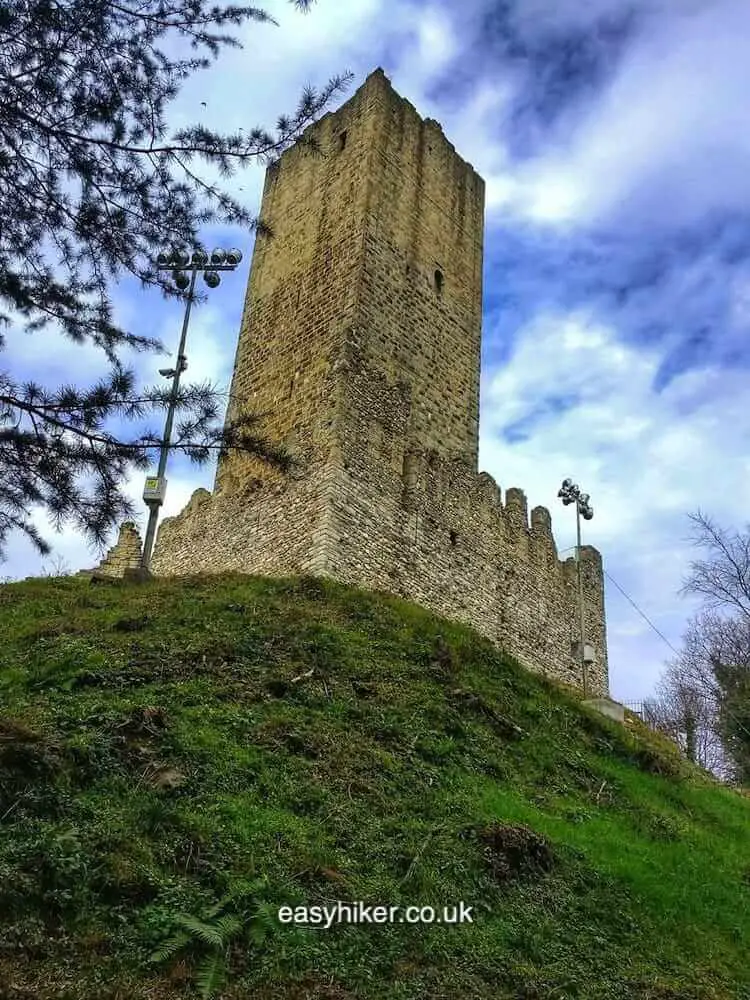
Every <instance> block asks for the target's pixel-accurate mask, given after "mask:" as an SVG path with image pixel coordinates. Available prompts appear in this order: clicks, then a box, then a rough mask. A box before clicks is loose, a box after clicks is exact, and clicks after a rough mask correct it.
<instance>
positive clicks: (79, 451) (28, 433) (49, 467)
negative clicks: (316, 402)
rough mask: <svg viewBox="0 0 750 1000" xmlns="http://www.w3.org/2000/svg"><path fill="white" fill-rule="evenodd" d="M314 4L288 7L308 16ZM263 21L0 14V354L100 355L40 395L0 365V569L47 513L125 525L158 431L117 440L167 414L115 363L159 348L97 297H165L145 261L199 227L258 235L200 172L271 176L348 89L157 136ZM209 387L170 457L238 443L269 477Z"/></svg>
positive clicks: (101, 3)
mask: <svg viewBox="0 0 750 1000" xmlns="http://www.w3.org/2000/svg"><path fill="white" fill-rule="evenodd" d="M313 2H314V0H296V2H295V3H294V5H295V6H296V7H297V8H298V9H299V10H300V11H303V12H304V11H307V9H308V8H309V7H310V6H311V5H312V3H313ZM272 20H273V19H272V18H271V17H270V16H269V15H268V14H267V13H266V12H265V11H263V10H261V9H258V8H255V7H244V6H236V5H233V4H224V3H215V4H210V3H207V2H205V0H187V2H182V0H181V2H179V3H177V2H169V0H123V2H120V3H118V2H112V0H15V2H13V3H0V351H2V349H3V347H4V346H5V344H6V343H7V338H8V337H9V336H11V337H20V336H22V335H23V331H24V329H25V330H26V331H27V332H31V333H32V334H35V335H38V334H39V331H42V330H44V329H45V328H49V327H50V326H57V328H58V329H60V330H62V331H63V333H64V334H65V335H66V336H67V337H68V338H70V339H71V340H72V341H73V342H75V343H76V344H94V345H96V346H97V347H98V348H100V349H101V350H102V351H103V352H105V354H106V357H107V359H108V361H109V365H110V371H109V374H108V375H107V377H106V378H103V379H100V380H99V381H98V382H97V383H96V384H95V385H84V386H82V385H79V384H76V381H75V379H72V380H71V383H70V384H69V385H65V386H59V387H52V388H50V387H48V386H42V385H38V384H34V383H31V382H25V383H23V382H21V381H19V379H18V378H17V377H14V375H13V373H12V372H9V371H3V370H2V365H1V362H2V355H1V354H0V557H1V556H2V552H3V548H4V543H5V542H6V541H7V537H8V535H9V533H10V532H11V531H14V530H20V531H23V532H25V533H26V535H27V536H28V537H29V538H30V539H31V540H32V541H33V542H34V544H35V545H36V547H37V548H38V549H39V550H40V551H41V552H48V551H49V544H48V543H47V542H46V541H45V540H44V538H43V537H41V535H40V534H39V532H38V530H37V528H36V527H35V525H34V524H33V522H32V520H31V515H32V512H33V509H34V508H35V507H38V506H42V507H43V508H45V509H46V510H47V511H48V512H49V513H50V514H51V515H52V516H53V518H54V520H55V521H56V522H57V523H58V525H59V524H63V523H68V524H72V525H74V526H75V527H77V528H78V529H79V530H82V531H83V532H84V533H85V534H86V535H87V537H88V538H89V539H90V540H91V541H93V542H95V543H98V544H101V543H102V542H103V541H104V540H105V538H106V536H107V533H108V531H109V530H110V528H111V527H112V526H113V525H114V524H116V523H117V521H119V520H121V519H122V518H123V517H126V516H131V515H132V513H133V512H132V509H131V505H130V502H129V501H128V499H127V497H126V496H125V495H124V493H123V489H122V486H123V482H124V478H125V476H126V475H127V473H128V471H129V470H131V469H133V468H146V467H147V466H148V465H149V462H150V455H152V452H153V448H154V447H155V446H156V445H157V444H158V434H155V433H151V432H149V433H145V434H143V433H140V434H138V435H135V434H130V435H129V434H128V433H123V432H122V431H121V430H120V431H119V432H114V431H113V430H112V426H113V423H115V424H116V425H117V427H119V428H122V427H127V425H128V422H129V421H132V420H135V419H137V418H142V417H143V416H144V415H146V414H147V413H149V412H153V411H154V410H158V409H161V408H163V407H164V406H165V405H166V403H167V401H168V397H169V390H168V389H163V388H153V389H150V388H146V389H139V388H138V386H137V384H136V378H135V376H134V374H133V372H132V371H131V370H129V369H128V368H127V366H126V363H125V361H124V360H123V354H124V353H127V352H129V351H132V350H136V351H144V350H154V349H158V347H159V345H158V344H157V342H155V341H154V340H153V339H152V338H150V337H149V336H148V335H147V334H148V331H144V330H127V329H123V328H121V327H120V326H119V325H118V324H117V322H116V320H115V317H114V314H113V308H112V302H111V288H112V285H113V283H114V282H115V281H117V280H120V279H122V278H123V277H127V276H133V277H135V278H137V279H139V281H140V282H141V284H142V286H143V287H144V288H147V287H160V288H161V289H162V292H163V294H164V295H165V296H174V297H179V296H180V295H181V294H182V293H179V292H178V291H177V290H176V289H174V288H172V287H170V285H169V283H168V277H167V278H165V277H164V276H163V275H160V274H159V272H157V271H156V269H155V266H154V261H155V259H156V255H157V253H158V252H159V251H160V250H164V249H165V248H168V247H169V246H175V247H177V246H181V247H203V243H202V242H201V233H202V232H203V230H204V229H205V227H207V226H210V225H211V224H228V225H239V226H242V227H245V228H246V229H248V230H251V229H253V228H254V227H257V226H258V225H259V220H257V219H256V218H254V216H253V215H252V214H251V212H249V211H248V209H247V208H246V207H245V206H243V205H241V204H240V203H239V202H238V201H237V200H236V199H235V198H234V197H233V196H232V195H231V194H229V193H228V192H227V191H225V190H223V189H222V187H221V185H220V184H217V183H215V182H212V181H210V180H207V179H206V178H205V177H203V176H201V168H204V169H205V168H206V167H208V168H209V171H208V172H209V173H210V174H212V175H216V174H217V173H218V175H219V176H220V177H228V176H231V175H232V174H233V173H234V171H235V170H236V169H238V168H241V167H242V166H244V165H248V164H250V163H258V162H261V163H269V162H272V161H273V160H274V159H275V158H276V157H278V156H279V155H280V153H281V152H283V151H284V149H286V148H287V147H288V146H289V145H290V144H291V143H293V142H294V141H296V140H297V139H298V138H299V137H300V135H301V133H302V131H303V130H304V129H305V127H306V126H307V125H308V124H309V123H310V122H311V121H313V120H314V119H315V118H316V117H317V116H318V115H319V113H320V112H321V111H322V110H323V109H324V108H325V107H326V106H327V105H328V103H329V102H330V100H331V98H332V97H333V96H334V95H335V94H336V93H338V92H339V91H341V90H342V89H343V88H344V86H345V85H346V83H347V82H348V75H345V76H338V77H335V78H333V79H331V80H330V81H329V82H328V83H327V84H326V85H325V86H324V87H322V89H320V90H318V89H314V88H313V87H307V88H306V89H305V90H304V92H303V93H302V95H301V98H300V100H299V104H298V106H297V109H296V110H295V111H294V113H293V114H291V115H288V116H282V117H281V118H279V119H278V121H277V122H276V127H275V130H274V131H272V132H271V131H267V130H266V129H264V128H251V127H250V123H248V128H247V129H245V130H238V131H237V133H236V134H233V135H224V134H220V133H217V132H214V131H212V130H211V129H209V128H207V127H206V126H204V125H189V126H187V127H184V128H181V129H179V130H176V131H171V130H170V128H169V124H168V119H169V115H168V112H169V106H170V104H171V102H173V101H174V99H175V98H176V97H177V96H178V94H179V92H180V88H181V85H182V84H183V83H184V81H185V80H187V79H188V78H189V77H190V76H191V75H192V74H194V73H196V72H197V71H199V70H201V69H205V68H207V67H208V66H210V65H211V64H212V63H213V62H214V61H215V60H216V59H217V58H218V57H219V56H220V54H221V53H222V51H223V50H224V49H225V48H227V47H238V46H240V45H241V40H240V37H238V35H241V33H242V29H243V28H244V26H245V25H246V24H247V23H248V22H256V23H262V22H272ZM221 402H222V400H221V396H220V394H219V393H218V392H217V391H216V390H215V389H214V388H213V387H212V386H210V385H202V386H186V387H185V388H184V389H182V390H181V391H180V393H179V397H178V410H179V412H180V413H181V416H182V418H183V419H182V421H181V423H180V424H179V426H178V428H177V433H176V435H175V438H174V448H175V449H177V450H182V451H183V452H185V453H187V454H188V455H189V456H190V457H191V459H193V460H194V461H196V462H203V461H205V460H207V459H208V458H209V457H210V456H211V455H212V454H214V453H215V452H216V451H217V450H221V449H226V448H241V449H244V450H249V451H252V452H254V453H256V454H260V455H262V456H264V457H266V458H268V459H269V460H271V461H279V462H282V464H283V453H282V452H281V450H280V449H277V448H275V447H274V446H273V444H272V443H270V442H267V441H265V440H264V439H263V438H262V437H260V436H259V435H258V434H257V433H256V430H255V421H254V418H252V417H246V418H245V419H244V421H238V422H236V423H235V424H234V425H233V426H232V427H228V428H223V427H221V426H220V424H219V420H218V418H219V415H220V407H221Z"/></svg>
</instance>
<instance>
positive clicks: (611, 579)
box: [604, 569, 680, 656]
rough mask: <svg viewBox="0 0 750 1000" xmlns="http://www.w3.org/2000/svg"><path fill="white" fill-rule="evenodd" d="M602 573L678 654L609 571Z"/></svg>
mask: <svg viewBox="0 0 750 1000" xmlns="http://www.w3.org/2000/svg"><path fill="white" fill-rule="evenodd" d="M604 575H605V576H606V577H607V579H608V580H609V581H610V583H613V584H614V585H615V587H617V589H618V590H619V591H620V593H621V594H622V596H623V597H624V598H625V600H626V601H628V603H629V604H632V605H633V607H634V608H635V610H636V611H637V612H638V614H639V615H640V616H641V618H642V619H643V620H644V621H645V622H646V624H647V625H648V626H649V627H650V628H652V629H653V630H654V632H656V634H657V635H658V636H659V638H660V639H661V640H663V641H664V642H666V644H667V645H668V646H669V648H670V649H671V650H672V652H673V653H674V654H675V656H679V655H680V653H679V650H677V649H675V648H674V646H673V645H672V643H671V642H670V641H669V639H667V637H666V636H665V635H664V633H663V632H660V631H659V629H658V628H657V627H656V625H654V623H653V622H652V621H651V619H650V618H649V617H648V615H647V614H646V613H645V611H641V609H640V608H639V607H638V605H637V604H636V603H635V601H634V600H633V598H632V597H630V596H629V595H628V594H626V593H625V591H624V590H623V589H622V587H621V586H620V584H619V583H618V582H617V580H614V579H613V578H612V577H611V576H610V575H609V573H608V572H607V571H606V569H605V570H604Z"/></svg>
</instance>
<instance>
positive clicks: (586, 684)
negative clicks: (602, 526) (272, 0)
mask: <svg viewBox="0 0 750 1000" xmlns="http://www.w3.org/2000/svg"><path fill="white" fill-rule="evenodd" d="M576 566H577V570H578V626H579V628H578V631H579V653H580V657H581V677H582V679H583V697H584V698H588V696H589V668H588V666H587V665H586V646H585V641H584V640H585V631H584V616H583V572H582V565H581V508H580V504H578V503H577V504H576Z"/></svg>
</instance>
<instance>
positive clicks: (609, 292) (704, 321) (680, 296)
mask: <svg viewBox="0 0 750 1000" xmlns="http://www.w3.org/2000/svg"><path fill="white" fill-rule="evenodd" d="M748 263H750V212H749V213H747V214H746V215H744V216H742V217H738V216H731V217H730V216H726V215H724V216H721V217H712V218H709V219H706V220H703V221H702V222H701V223H699V224H696V225H694V226H691V227H687V228H682V229H680V230H675V231H667V232H664V231H660V232H656V233H654V232H649V231H648V229H647V228H642V229H640V230H639V231H636V232H633V231H626V232H618V231H611V230H607V231H601V230H600V231H588V232H585V233H584V232H581V231H574V232H570V231H567V232H561V231H559V230H555V229H551V228H549V227H542V226H531V225H528V224H525V225H522V226H520V225H518V224H516V225H514V226H513V227H509V228H507V229H500V230H497V231H495V232H493V233H492V237H491V239H490V240H489V241H488V248H487V262H486V270H485V311H486V314H487V319H488V325H489V326H491V327H492V328H493V329H494V330H495V335H494V337H493V338H492V341H491V343H488V344H487V345H486V354H487V360H488V361H490V362H495V363H496V362H498V361H501V360H502V359H503V357H507V355H508V353H509V352H510V350H511V349H512V342H513V337H514V335H515V333H516V331H517V330H518V329H519V327H521V326H522V325H523V324H524V323H526V322H528V321H529V320H530V319H531V318H533V316H534V315H536V314H538V313H540V312H541V313H544V312H551V313H555V312H559V313H560V314H565V313H570V312H583V313H585V314H586V315H588V316H590V317H591V318H592V319H594V320H595V321H596V322H599V323H605V324H607V325H609V326H612V327H613V328H614V329H615V330H617V331H618V335H619V336H620V337H621V338H622V339H623V340H624V341H626V342H628V343H631V344H640V345H643V346H658V345H661V346H663V348H664V352H665V354H664V362H663V365H662V367H661V369H660V371H659V374H658V375H657V386H656V387H657V388H661V387H663V386H664V385H666V384H668V382H669V381H670V379H671V378H673V377H674V376H675V375H676V374H678V373H679V372H680V371H684V370H686V369H688V368H694V367H698V366H702V365H705V364H706V363H708V362H710V363H712V364H718V365H731V366H736V365H738V364H742V365H745V366H750V351H748V349H747V344H746V340H747V330H744V331H743V330H738V329H737V328H736V322H735V320H734V317H733V304H734V301H735V295H736V285H737V282H738V281H739V280H741V278H742V276H743V275H744V274H746V273H747V268H748Z"/></svg>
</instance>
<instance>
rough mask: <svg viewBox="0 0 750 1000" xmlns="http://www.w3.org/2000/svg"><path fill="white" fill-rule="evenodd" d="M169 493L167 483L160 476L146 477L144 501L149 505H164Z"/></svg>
mask: <svg viewBox="0 0 750 1000" xmlns="http://www.w3.org/2000/svg"><path fill="white" fill-rule="evenodd" d="M166 492H167V481H166V479H164V478H161V479H160V478H159V477H158V476H146V482H145V484H144V486H143V499H144V500H145V501H146V502H147V503H163V502H164V495H165V493H166Z"/></svg>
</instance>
